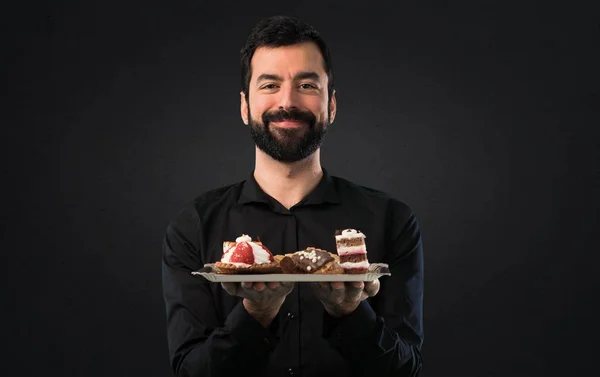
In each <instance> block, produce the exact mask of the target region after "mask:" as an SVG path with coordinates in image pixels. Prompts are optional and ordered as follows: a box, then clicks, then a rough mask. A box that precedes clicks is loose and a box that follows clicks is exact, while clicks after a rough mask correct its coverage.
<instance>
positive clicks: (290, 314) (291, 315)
mask: <svg viewBox="0 0 600 377" xmlns="http://www.w3.org/2000/svg"><path fill="white" fill-rule="evenodd" d="M287 316H288V318H289V319H294V318H296V316H295V315H294V313H292V312H288V314H287ZM290 370H291V369H290Z"/></svg>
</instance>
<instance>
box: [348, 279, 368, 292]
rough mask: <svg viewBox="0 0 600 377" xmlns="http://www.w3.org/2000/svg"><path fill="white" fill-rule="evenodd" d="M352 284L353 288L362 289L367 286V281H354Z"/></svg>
mask: <svg viewBox="0 0 600 377" xmlns="http://www.w3.org/2000/svg"><path fill="white" fill-rule="evenodd" d="M351 285H352V288H356V289H360V290H361V291H362V289H363V288H364V287H365V283H364V282H362V281H353V282H352V283H351Z"/></svg>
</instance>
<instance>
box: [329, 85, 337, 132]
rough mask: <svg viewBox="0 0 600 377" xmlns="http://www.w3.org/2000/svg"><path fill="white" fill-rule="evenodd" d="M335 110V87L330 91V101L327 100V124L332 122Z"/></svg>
mask: <svg viewBox="0 0 600 377" xmlns="http://www.w3.org/2000/svg"><path fill="white" fill-rule="evenodd" d="M336 111H337V99H336V98H335V89H334V90H333V93H331V101H330V102H329V124H331V123H333V121H334V119H335V113H336Z"/></svg>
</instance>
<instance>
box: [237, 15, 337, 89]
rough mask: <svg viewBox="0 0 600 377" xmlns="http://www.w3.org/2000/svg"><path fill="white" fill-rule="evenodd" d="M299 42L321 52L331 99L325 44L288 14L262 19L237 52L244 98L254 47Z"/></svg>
mask: <svg viewBox="0 0 600 377" xmlns="http://www.w3.org/2000/svg"><path fill="white" fill-rule="evenodd" d="M302 42H314V43H315V44H316V45H317V47H319V50H320V51H321V55H323V65H324V67H323V68H324V69H325V72H327V77H328V85H327V91H328V94H329V100H331V96H332V94H333V68H332V65H331V55H330V54H329V49H328V48H327V44H326V43H325V41H324V40H323V38H321V35H320V34H319V32H317V30H316V29H315V28H314V27H312V26H311V25H309V24H307V23H305V22H303V21H301V20H299V19H298V18H295V17H289V16H273V17H269V18H265V19H263V20H261V21H259V22H258V24H256V26H254V28H253V29H252V31H251V32H250V35H249V36H248V39H247V40H246V44H245V45H244V47H243V48H242V50H241V52H240V54H241V65H242V91H243V92H244V93H245V95H246V100H248V89H249V86H250V77H251V76H252V69H251V66H250V61H251V60H252V56H253V55H254V52H255V51H256V49H257V48H259V47H281V46H291V45H295V44H297V43H302Z"/></svg>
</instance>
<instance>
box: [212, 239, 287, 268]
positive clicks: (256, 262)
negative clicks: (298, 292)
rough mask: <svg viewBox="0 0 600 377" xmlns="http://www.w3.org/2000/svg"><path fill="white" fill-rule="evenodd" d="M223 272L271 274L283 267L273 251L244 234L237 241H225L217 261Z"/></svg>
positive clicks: (216, 264) (216, 265) (217, 265)
mask: <svg viewBox="0 0 600 377" xmlns="http://www.w3.org/2000/svg"><path fill="white" fill-rule="evenodd" d="M215 267H216V268H217V271H218V273H221V274H269V273H280V272H281V267H279V263H277V262H276V261H275V259H274V258H273V254H272V253H271V251H270V250H269V249H268V248H267V247H266V246H265V245H263V244H262V242H260V241H252V238H251V237H250V236H248V235H246V234H242V235H241V236H240V237H238V238H237V239H236V240H235V242H231V241H225V242H223V255H222V256H221V260H220V261H219V262H216V263H215Z"/></svg>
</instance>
